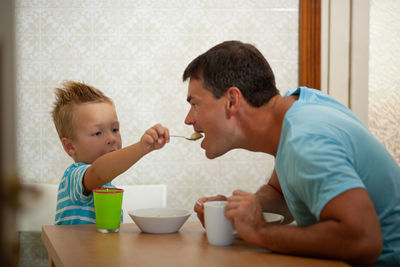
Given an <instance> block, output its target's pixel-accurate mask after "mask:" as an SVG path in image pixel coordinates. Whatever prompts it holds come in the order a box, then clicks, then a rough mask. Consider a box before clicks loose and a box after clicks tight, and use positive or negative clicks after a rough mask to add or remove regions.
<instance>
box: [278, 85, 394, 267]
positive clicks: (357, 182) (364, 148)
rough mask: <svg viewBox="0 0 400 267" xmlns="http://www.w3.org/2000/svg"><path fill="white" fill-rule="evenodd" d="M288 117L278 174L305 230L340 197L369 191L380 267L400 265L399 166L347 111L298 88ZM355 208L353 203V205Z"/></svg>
mask: <svg viewBox="0 0 400 267" xmlns="http://www.w3.org/2000/svg"><path fill="white" fill-rule="evenodd" d="M288 95H299V99H298V101H296V102H294V104H293V105H292V107H291V108H290V109H289V110H288V112H287V113H286V115H285V118H284V121H283V126H282V133H281V138H280V143H279V148H278V152H277V155H276V166H275V167H276V172H277V174H278V178H279V183H280V185H281V188H282V192H283V195H284V197H285V199H286V202H287V204H288V207H289V209H290V211H291V213H292V215H293V217H294V218H295V220H296V221H297V223H298V224H299V225H301V226H305V225H310V224H313V223H315V222H317V221H319V220H320V214H321V211H322V209H323V208H324V207H325V205H326V204H327V203H328V202H329V201H330V200H332V199H333V198H335V197H336V196H338V195H339V194H341V193H343V192H345V191H347V190H350V189H353V188H365V189H366V190H367V192H368V194H369V196H370V198H371V200H372V202H373V204H374V207H375V210H376V212H377V215H378V218H379V220H380V224H381V230H382V236H383V251H382V254H381V256H380V258H379V260H378V261H377V263H376V265H377V266H378V265H382V264H383V265H386V266H399V265H400V167H399V165H398V164H397V162H396V161H395V160H394V159H393V157H392V156H391V155H390V154H389V153H388V152H387V150H386V149H385V148H384V147H383V146H382V145H381V144H380V143H379V142H378V140H377V139H376V138H375V137H374V136H373V135H372V134H371V132H370V131H369V130H368V129H367V127H366V126H365V125H364V124H363V123H362V122H361V121H360V120H359V119H358V118H357V117H356V116H355V115H354V114H353V113H352V112H351V110H349V109H348V108H347V107H345V106H344V105H342V104H341V103H339V102H337V101H336V100H334V99H333V98H331V97H330V96H328V95H327V94H325V93H323V92H320V91H318V90H314V89H308V88H306V87H300V88H298V89H296V90H294V91H290V92H288V93H286V95H285V97H286V96H288ZM349 205H351V203H349Z"/></svg>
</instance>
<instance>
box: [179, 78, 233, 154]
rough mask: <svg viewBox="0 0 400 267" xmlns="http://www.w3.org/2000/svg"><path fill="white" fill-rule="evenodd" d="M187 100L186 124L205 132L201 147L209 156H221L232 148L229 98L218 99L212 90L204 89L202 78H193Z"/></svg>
mask: <svg viewBox="0 0 400 267" xmlns="http://www.w3.org/2000/svg"><path fill="white" fill-rule="evenodd" d="M187 101H188V102H189V104H190V110H189V112H188V114H187V116H186V119H185V124H188V125H193V128H194V130H195V131H197V132H202V133H203V134H204V138H203V139H202V142H201V147H202V148H203V149H205V151H206V156H207V158H209V159H212V158H216V157H219V156H221V155H223V154H225V153H226V152H227V151H229V150H230V149H232V147H231V144H230V135H229V130H230V129H229V128H230V127H229V123H228V120H229V119H228V117H227V115H226V105H227V101H228V100H227V98H226V97H225V96H222V97H221V98H220V99H216V98H215V97H214V96H213V94H212V93H211V92H210V91H208V90H206V89H204V87H203V82H202V79H193V78H191V79H190V81H189V88H188V95H187Z"/></svg>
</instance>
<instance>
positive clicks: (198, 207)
mask: <svg viewBox="0 0 400 267" xmlns="http://www.w3.org/2000/svg"><path fill="white" fill-rule="evenodd" d="M223 200H226V196H223V195H217V196H213V197H202V198H200V199H199V200H197V202H196V203H195V204H194V207H193V210H194V211H195V212H196V213H197V218H199V220H200V222H201V224H202V225H203V227H205V226H204V203H205V202H208V201H223Z"/></svg>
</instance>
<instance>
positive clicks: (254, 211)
mask: <svg viewBox="0 0 400 267" xmlns="http://www.w3.org/2000/svg"><path fill="white" fill-rule="evenodd" d="M225 215H226V217H227V218H228V220H230V221H231V222H232V223H233V224H234V225H235V228H236V231H237V233H238V234H239V235H240V236H241V237H242V238H243V240H245V241H248V242H252V243H257V241H256V240H257V239H258V238H259V235H258V234H257V231H258V230H259V229H261V228H262V227H265V226H267V223H266V222H265V220H264V217H263V214H262V210H261V206H260V203H259V201H258V199H257V197H256V195H255V194H251V193H248V192H245V191H241V190H235V191H234V192H233V194H232V196H231V197H229V198H228V203H227V205H226V206H225Z"/></svg>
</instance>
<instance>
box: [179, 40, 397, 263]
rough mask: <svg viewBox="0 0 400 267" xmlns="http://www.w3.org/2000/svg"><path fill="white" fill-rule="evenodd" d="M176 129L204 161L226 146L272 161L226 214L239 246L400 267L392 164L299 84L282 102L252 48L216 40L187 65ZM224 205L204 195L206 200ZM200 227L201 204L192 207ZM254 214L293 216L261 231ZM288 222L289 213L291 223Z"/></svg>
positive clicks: (348, 117) (353, 122)
mask: <svg viewBox="0 0 400 267" xmlns="http://www.w3.org/2000/svg"><path fill="white" fill-rule="evenodd" d="M187 79H189V87H188V96H187V101H188V102H189V103H190V105H191V108H190V110H189V112H188V114H187V117H186V119H185V123H186V124H189V125H193V128H194V130H195V131H198V132H202V133H203V134H204V139H203V140H202V142H201V147H202V148H203V149H204V150H205V153H206V156H207V157H208V158H210V159H213V158H216V157H219V156H221V155H223V154H224V153H226V152H228V151H229V150H231V149H235V148H242V149H247V150H250V151H255V152H264V153H268V154H270V155H273V156H274V157H275V170H274V172H273V174H272V176H271V178H270V180H269V182H268V184H266V185H263V186H262V187H261V188H260V189H259V190H258V191H257V192H256V193H255V194H250V193H247V192H244V191H240V190H236V191H234V192H233V194H232V196H231V197H229V198H227V200H228V204H227V205H226V208H225V214H226V216H227V218H228V219H229V220H231V221H232V223H233V224H234V225H235V227H236V230H237V232H238V234H239V235H240V236H241V237H242V238H243V239H244V240H246V241H247V242H250V243H253V244H256V245H259V246H261V247H265V248H267V249H270V250H272V251H276V252H280V253H286V254H293V255H303V256H314V257H324V258H332V259H338V260H343V261H346V262H348V263H350V264H354V265H371V264H375V265H376V266H378V265H385V266H396V265H400V167H399V165H398V164H397V163H396V162H395V161H394V159H393V157H391V156H390V154H389V153H388V152H387V151H386V150H385V149H384V148H383V146H382V145H381V144H380V143H379V142H378V141H377V140H376V139H375V138H374V137H373V136H372V134H371V133H370V132H369V131H368V129H367V127H366V126H365V125H363V124H362V122H361V121H360V120H359V119H358V118H357V117H356V116H355V115H354V114H353V113H352V112H351V111H350V110H349V109H348V108H346V107H345V106H343V105H342V104H340V103H339V102H337V101H335V100H334V99H332V98H331V97H329V96H328V95H326V94H324V93H322V92H320V91H317V90H313V89H308V88H306V87H300V88H298V89H296V90H294V91H290V92H288V93H287V94H286V95H285V96H284V97H282V96H281V95H280V94H279V91H278V90H277V88H276V86H275V79H274V75H273V72H272V70H271V68H270V66H269V64H268V62H267V61H266V59H265V58H264V57H263V56H262V54H261V53H260V52H259V51H258V50H257V49H256V48H255V47H254V46H252V45H250V44H245V43H241V42H238V41H228V42H224V43H221V44H219V45H217V46H215V47H213V48H211V49H210V50H208V51H207V52H205V53H204V54H202V55H200V56H199V57H197V58H196V59H194V60H193V61H192V62H191V63H190V64H189V65H188V67H187V68H186V70H185V71H184V74H183V81H186V80H187ZM217 199H225V197H224V196H216V197H208V198H207V197H204V198H201V199H200V200H199V202H200V203H201V204H202V203H204V202H205V201H210V200H217ZM194 210H195V212H197V215H198V217H199V219H200V221H201V222H202V223H203V205H195V208H194ZM262 211H270V212H277V213H280V214H283V215H284V216H285V218H286V222H290V221H291V220H292V218H294V219H295V220H296V222H297V225H298V226H293V225H278V226H275V225H274V226H270V225H267V224H266V222H265V221H264V220H263V218H262ZM292 216H293V217H292Z"/></svg>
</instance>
